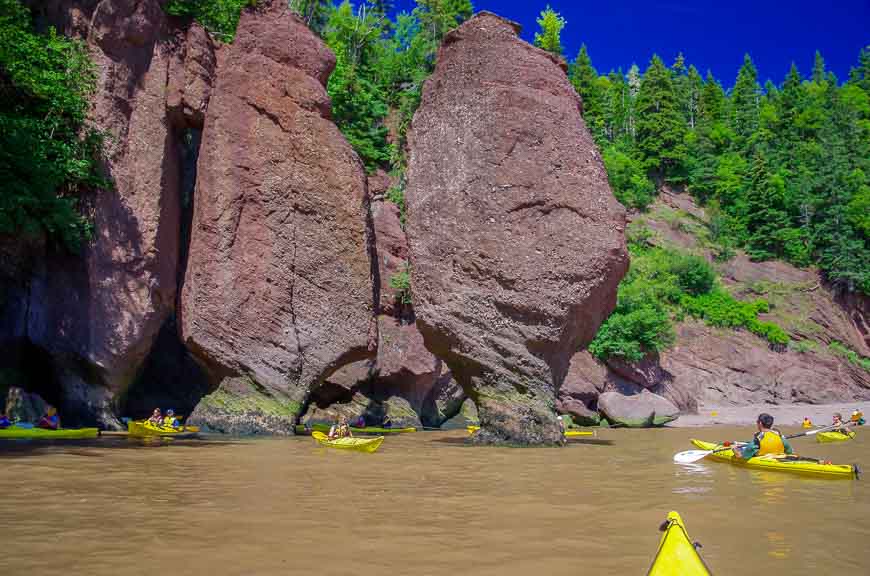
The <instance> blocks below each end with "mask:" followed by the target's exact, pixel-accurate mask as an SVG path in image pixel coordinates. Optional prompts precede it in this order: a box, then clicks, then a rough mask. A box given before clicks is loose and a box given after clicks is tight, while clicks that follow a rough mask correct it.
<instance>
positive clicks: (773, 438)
mask: <svg viewBox="0 0 870 576" xmlns="http://www.w3.org/2000/svg"><path fill="white" fill-rule="evenodd" d="M757 426H758V433H757V434H756V435H755V436H753V437H752V441H751V442H748V443H747V444H746V445H745V446H734V447H733V448H732V451H733V452H734V457H735V458H740V459H743V460H749V459H750V458H753V457H755V456H767V455H768V454H793V453H794V451H793V450H792V448H791V444H789V443H788V440H786V438H785V436H783V435H782V433H781V432H780V431H779V430H774V428H773V416H771V415H770V414H767V413H762V414H759V415H758V421H757Z"/></svg>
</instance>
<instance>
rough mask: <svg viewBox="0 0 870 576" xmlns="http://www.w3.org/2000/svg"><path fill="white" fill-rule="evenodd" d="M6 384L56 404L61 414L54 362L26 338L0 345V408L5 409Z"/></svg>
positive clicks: (60, 394)
mask: <svg viewBox="0 0 870 576" xmlns="http://www.w3.org/2000/svg"><path fill="white" fill-rule="evenodd" d="M10 388H21V389H22V390H24V391H25V392H27V393H28V394H37V395H39V397H40V398H42V399H43V400H44V401H46V402H48V403H49V404H51V405H52V406H55V407H57V408H58V412H59V414H60V417H61V421H63V418H64V408H63V397H64V394H63V388H62V386H61V383H60V380H59V379H58V377H57V373H56V371H55V362H54V359H53V358H52V356H51V354H49V353H48V352H47V351H46V350H45V349H43V348H41V347H40V346H37V345H36V344H33V343H32V342H30V341H29V340H20V341H17V342H14V343H10V344H7V345H5V346H3V347H2V349H0V412H5V411H6V398H7V395H8V393H9V389H10Z"/></svg>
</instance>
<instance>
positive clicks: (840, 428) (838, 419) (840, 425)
mask: <svg viewBox="0 0 870 576" xmlns="http://www.w3.org/2000/svg"><path fill="white" fill-rule="evenodd" d="M833 426H835V428H834V429H833V430H831V431H832V432H839V433H840V434H845V435H846V436H848V435H849V434H851V433H852V430H851V429H850V428H849V427H848V426H846V423H845V422H843V415H842V414H840V413H839V412H835V413H834V419H833Z"/></svg>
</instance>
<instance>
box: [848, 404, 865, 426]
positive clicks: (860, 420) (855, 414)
mask: <svg viewBox="0 0 870 576" xmlns="http://www.w3.org/2000/svg"><path fill="white" fill-rule="evenodd" d="M851 420H852V422H854V423H855V424H857V425H858V426H863V425H864V413H863V412H861V411H860V410H858V409H857V408H855V410H853V411H852V418H851Z"/></svg>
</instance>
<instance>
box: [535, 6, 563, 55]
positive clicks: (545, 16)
mask: <svg viewBox="0 0 870 576" xmlns="http://www.w3.org/2000/svg"><path fill="white" fill-rule="evenodd" d="M537 22H538V26H539V28H540V31H539V32H535V46H537V47H538V48H541V49H543V50H546V51H547V52H552V53H553V54H556V55H557V56H561V55H562V29H563V28H564V27H565V24H566V22H565V19H564V18H562V16H561V15H560V14H559V13H558V12H556V11H555V10H553V9H552V8H550V5H549V4H547V7H546V8H544V9H543V10H542V11H541V15H540V16H539V17H538V20H537Z"/></svg>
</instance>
